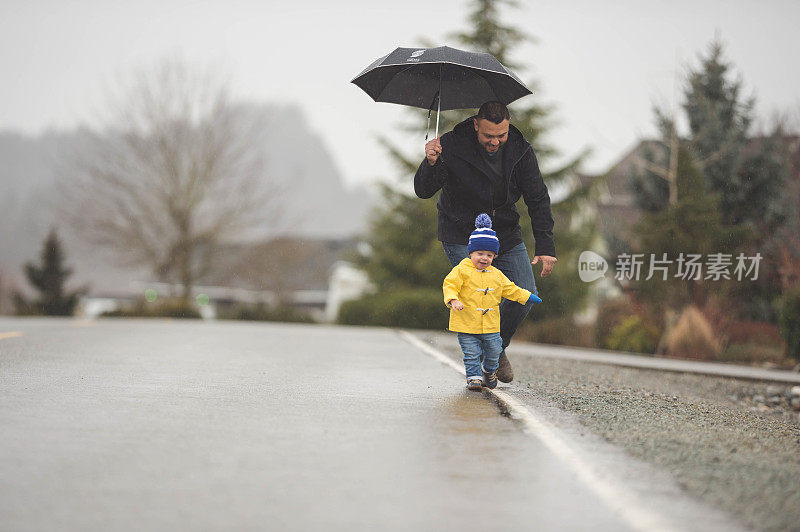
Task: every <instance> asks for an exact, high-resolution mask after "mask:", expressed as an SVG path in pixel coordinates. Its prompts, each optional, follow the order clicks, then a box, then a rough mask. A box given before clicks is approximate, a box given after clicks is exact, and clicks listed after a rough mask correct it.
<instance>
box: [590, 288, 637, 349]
mask: <svg viewBox="0 0 800 532" xmlns="http://www.w3.org/2000/svg"><path fill="white" fill-rule="evenodd" d="M635 315H636V311H635V310H634V309H633V306H632V305H631V304H630V302H629V301H628V300H627V298H619V299H612V300H609V301H606V302H604V303H603V304H602V305H600V308H598V309H597V319H596V320H595V328H594V343H595V345H596V346H598V347H603V348H607V349H611V347H609V345H608V338H609V336H610V335H611V332H612V331H613V330H614V329H616V328H617V327H618V326H619V325H620V324H621V323H622V322H623V321H625V319H626V318H630V317H631V316H635Z"/></svg>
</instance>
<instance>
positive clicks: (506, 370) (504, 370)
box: [496, 349, 514, 382]
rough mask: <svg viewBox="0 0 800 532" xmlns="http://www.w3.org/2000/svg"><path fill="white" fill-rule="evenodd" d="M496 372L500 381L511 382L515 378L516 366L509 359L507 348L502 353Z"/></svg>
mask: <svg viewBox="0 0 800 532" xmlns="http://www.w3.org/2000/svg"><path fill="white" fill-rule="evenodd" d="M496 373H497V378H498V379H499V380H500V382H511V381H513V380H514V368H512V367H511V362H509V361H508V357H507V356H506V350H505V349H503V352H502V353H500V365H499V366H498V367H497V371H496Z"/></svg>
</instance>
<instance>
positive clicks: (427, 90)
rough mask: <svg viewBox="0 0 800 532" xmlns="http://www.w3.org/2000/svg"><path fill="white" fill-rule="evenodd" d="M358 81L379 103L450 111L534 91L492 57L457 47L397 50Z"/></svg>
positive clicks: (370, 66) (359, 76)
mask: <svg viewBox="0 0 800 532" xmlns="http://www.w3.org/2000/svg"><path fill="white" fill-rule="evenodd" d="M352 83H355V84H356V85H358V86H359V87H361V89H363V90H364V92H366V93H367V94H369V96H370V97H371V98H372V99H373V100H375V101H376V102H388V103H396V104H400V105H408V106H411V107H419V108H422V109H433V108H435V107H438V109H439V110H442V111H446V110H449V109H474V108H477V107H480V106H481V105H483V104H484V103H485V102H488V101H491V100H498V101H500V102H503V103H504V104H509V103H511V102H513V101H514V100H517V99H519V98H522V97H523V96H527V95H528V94H531V91H530V90H529V89H528V88H527V87H526V86H525V85H524V84H523V83H522V82H521V81H520V80H519V78H517V76H516V75H514V73H513V72H511V71H510V70H509V69H507V68H506V67H504V66H503V65H502V64H501V63H500V61H498V60H497V59H495V58H494V56H492V55H491V54H484V53H475V52H465V51H464V50H459V49H457V48H450V47H448V46H440V47H438V48H397V49H396V50H395V51H393V52H392V53H390V54H389V55H386V56H384V57H381V58H380V59H378V60H377V61H375V62H374V63H372V64H371V65H369V66H368V67H367V68H365V69H364V71H363V72H361V73H360V74H359V75H358V76H356V77H355V78H353V80H352Z"/></svg>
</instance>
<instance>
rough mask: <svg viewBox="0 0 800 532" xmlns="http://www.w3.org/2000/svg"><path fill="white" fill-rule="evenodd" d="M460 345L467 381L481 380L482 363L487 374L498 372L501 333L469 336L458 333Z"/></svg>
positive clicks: (501, 348)
mask: <svg viewBox="0 0 800 532" xmlns="http://www.w3.org/2000/svg"><path fill="white" fill-rule="evenodd" d="M458 343H459V344H460V345H461V352H462V353H464V369H465V370H466V374H467V379H480V378H482V377H483V375H482V374H481V363H483V370H484V371H486V373H491V372H493V371H497V366H498V361H499V360H500V352H501V351H502V350H503V347H502V346H501V340H500V333H486V334H469V333H462V332H460V333H458Z"/></svg>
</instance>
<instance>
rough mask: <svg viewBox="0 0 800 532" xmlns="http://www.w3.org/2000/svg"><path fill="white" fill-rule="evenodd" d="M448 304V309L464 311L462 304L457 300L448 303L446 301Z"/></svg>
mask: <svg viewBox="0 0 800 532" xmlns="http://www.w3.org/2000/svg"><path fill="white" fill-rule="evenodd" d="M448 304H449V305H450V308H452V309H453V310H464V303H462V302H461V301H459V300H458V299H451V300H450V301H448Z"/></svg>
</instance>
